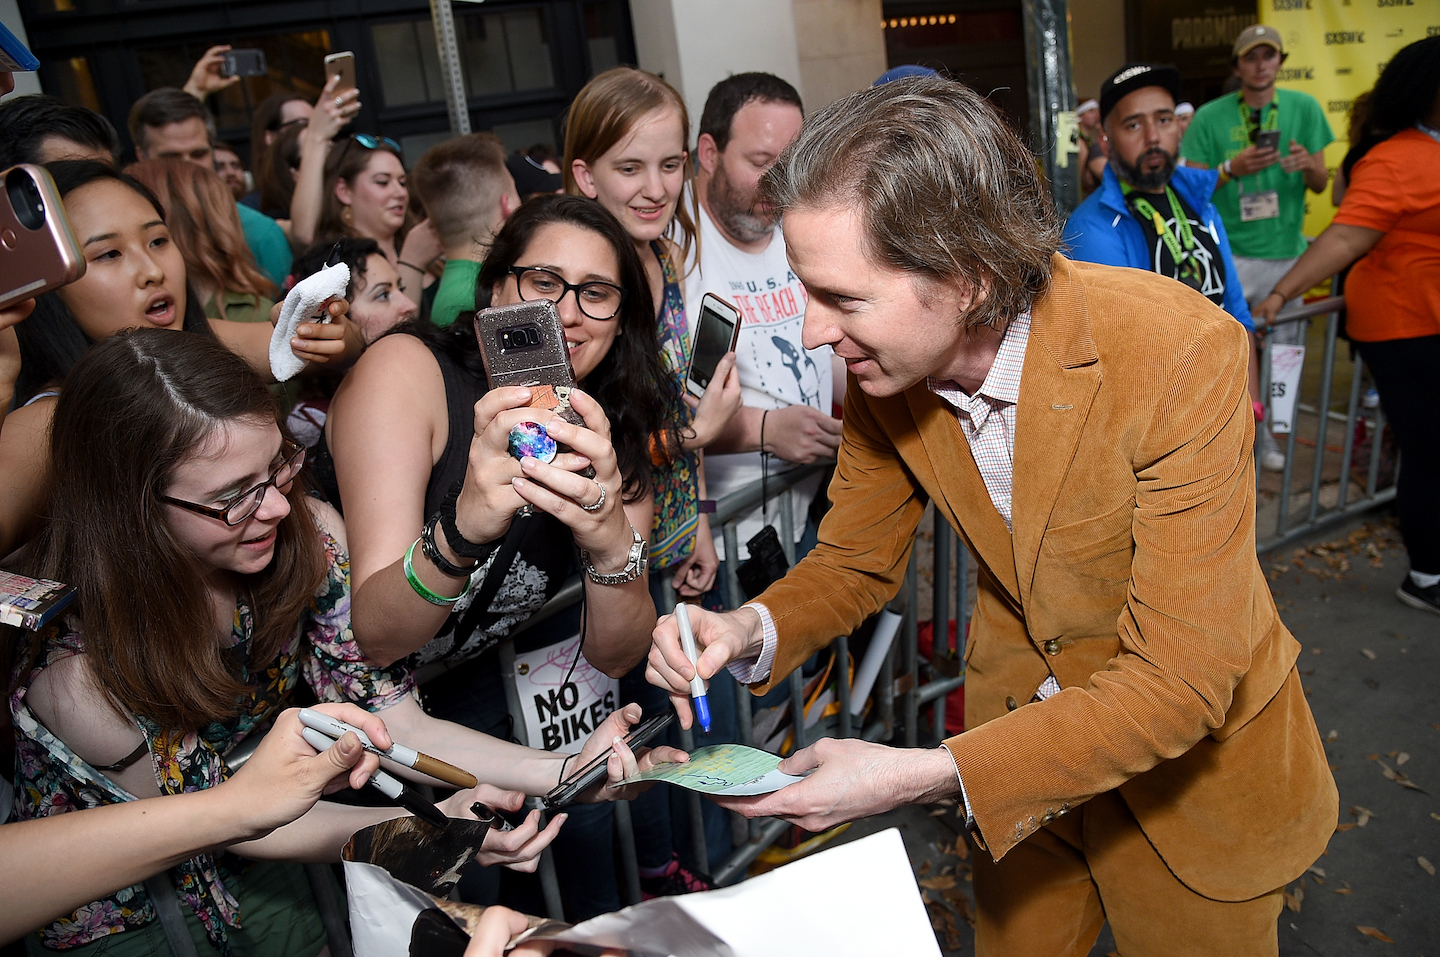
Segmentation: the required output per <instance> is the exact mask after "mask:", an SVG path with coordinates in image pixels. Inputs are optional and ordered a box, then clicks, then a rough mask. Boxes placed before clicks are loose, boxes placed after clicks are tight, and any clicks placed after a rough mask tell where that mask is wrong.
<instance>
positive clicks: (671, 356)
mask: <svg viewBox="0 0 1440 957" xmlns="http://www.w3.org/2000/svg"><path fill="white" fill-rule="evenodd" d="M650 248H651V250H652V251H654V253H655V258H656V259H658V260H660V269H661V272H662V273H663V274H664V276H665V291H664V298H663V300H662V302H661V305H660V316H659V329H658V331H659V334H660V352H661V354H662V358H663V360H664V362H665V366H666V369H667V370H668V371H669V372H670V374H671V375H672V376H674V377H675V382H676V389H675V391H674V393H673V394H674V396H675V398H674V406H675V408H674V411H673V412H672V413H671V414H672V415H674V416H675V417H676V418H677V419H678V420H679V423H680V426H681V428H684V427H686V426H688V425H689V424H690V421H691V420H692V419H693V418H694V413H692V412H691V411H690V407H689V406H688V405H686V404H685V402H684V400H683V399H682V398H680V397H681V396H683V395H684V394H685V371H686V370H687V369H688V368H689V366H690V332H689V329H688V328H687V326H686V321H685V299H684V294H683V293H682V292H681V291H680V277H679V276H678V275H677V274H676V272H675V264H674V263H673V262H672V261H671V258H670V256H669V255H667V254H666V252H665V249H664V247H662V246H661V245H660V243H659V242H652V243H651V244H650ZM657 459H658V457H657ZM651 476H652V479H653V482H654V487H655V492H654V494H655V524H654V527H653V528H652V529H651V532H650V567H651V568H652V569H661V568H669V567H670V566H671V565H673V564H675V563H676V562H678V561H680V560H681V559H683V558H684V557H685V556H687V555H689V554H690V553H691V552H692V551H694V549H695V534H696V532H697V530H698V529H699V525H700V459H699V456H698V455H697V454H696V453H695V452H680V453H679V454H678V455H676V456H675V457H673V458H669V459H663V460H657V461H656V463H655V467H654V469H653V470H652V472H651Z"/></svg>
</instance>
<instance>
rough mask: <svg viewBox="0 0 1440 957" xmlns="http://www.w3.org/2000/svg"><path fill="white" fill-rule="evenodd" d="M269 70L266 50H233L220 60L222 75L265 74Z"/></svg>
mask: <svg viewBox="0 0 1440 957" xmlns="http://www.w3.org/2000/svg"><path fill="white" fill-rule="evenodd" d="M267 72H268V67H267V65H266V63H265V51H264V50H231V51H230V52H229V53H226V54H225V57H224V59H222V60H221V61H220V75H221V76H227V77H228V76H264V75H265V74H266V73H267Z"/></svg>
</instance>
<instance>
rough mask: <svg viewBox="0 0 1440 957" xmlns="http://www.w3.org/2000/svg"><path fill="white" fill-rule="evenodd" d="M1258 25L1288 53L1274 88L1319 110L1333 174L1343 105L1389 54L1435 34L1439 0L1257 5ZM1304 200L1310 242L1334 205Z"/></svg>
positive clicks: (1273, 0)
mask: <svg viewBox="0 0 1440 957" xmlns="http://www.w3.org/2000/svg"><path fill="white" fill-rule="evenodd" d="M1260 20H1261V22H1262V23H1268V24H1270V25H1271V26H1273V27H1275V28H1276V29H1277V30H1279V31H1280V36H1281V37H1283V38H1284V40H1285V52H1286V53H1288V54H1290V56H1289V58H1288V59H1287V60H1286V61H1285V65H1284V66H1282V67H1281V68H1280V77H1279V79H1278V81H1277V85H1279V86H1282V87H1285V88H1287V89H1291V90H1300V91H1301V92H1304V93H1309V94H1310V95H1311V96H1313V97H1315V99H1317V100H1319V101H1320V106H1321V107H1322V108H1323V109H1324V110H1325V118H1326V119H1328V120H1329V121H1330V128H1331V129H1333V130H1334V131H1335V142H1334V143H1331V144H1330V147H1329V148H1328V149H1327V150H1326V151H1325V161H1326V165H1327V166H1329V167H1330V169H1331V171H1332V173H1333V171H1334V170H1335V169H1336V168H1338V167H1339V165H1340V161H1341V160H1342V159H1344V157H1345V152H1346V150H1348V149H1349V144H1348V142H1347V140H1346V131H1347V129H1348V126H1349V119H1350V104H1351V103H1353V102H1354V100H1355V97H1357V96H1359V95H1360V94H1361V93H1364V92H1365V91H1366V90H1369V89H1370V88H1371V87H1373V86H1374V85H1375V80H1376V79H1377V78H1378V77H1379V76H1380V71H1381V70H1382V69H1384V67H1385V64H1386V63H1387V62H1389V60H1390V58H1391V57H1392V56H1394V55H1395V52H1396V51H1397V50H1399V49H1400V48H1401V47H1403V46H1407V45H1409V44H1411V43H1414V42H1415V41H1416V40H1420V39H1424V38H1425V37H1427V36H1434V35H1436V34H1440V0H1261V3H1260ZM1307 199H1308V201H1309V203H1308V207H1307V212H1306V216H1305V235H1307V236H1318V235H1319V234H1320V231H1321V230H1323V229H1324V228H1325V227H1326V225H1328V224H1329V222H1330V218H1331V217H1332V216H1333V215H1334V214H1335V207H1334V206H1333V205H1331V203H1330V191H1329V190H1326V191H1325V193H1324V194H1322V195H1318V196H1317V195H1316V194H1314V193H1309V194H1307Z"/></svg>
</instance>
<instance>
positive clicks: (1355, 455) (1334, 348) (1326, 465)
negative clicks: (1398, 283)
mask: <svg viewBox="0 0 1440 957" xmlns="http://www.w3.org/2000/svg"><path fill="white" fill-rule="evenodd" d="M1344 313H1345V297H1344V296H1332V297H1329V298H1326V299H1321V300H1317V301H1315V302H1311V303H1306V304H1305V305H1302V306H1297V307H1296V308H1293V309H1287V310H1285V311H1283V312H1281V313H1280V314H1279V315H1278V316H1277V317H1276V319H1275V322H1273V323H1271V324H1270V325H1269V326H1268V327H1267V328H1266V329H1265V331H1264V344H1265V355H1266V357H1267V361H1265V362H1263V363H1262V364H1261V368H1260V394H1261V395H1262V396H1271V392H1272V379H1273V376H1272V363H1271V362H1270V361H1268V357H1269V356H1271V355H1273V352H1272V349H1273V347H1274V346H1275V345H1276V341H1275V340H1276V335H1277V330H1278V329H1281V328H1287V327H1288V328H1291V329H1294V328H1295V327H1296V326H1297V325H1298V328H1299V335H1298V337H1294V338H1298V339H1299V343H1298V344H1300V345H1305V346H1306V347H1307V348H1306V350H1305V357H1304V365H1303V366H1302V368H1301V370H1300V374H1299V376H1298V378H1297V377H1295V376H1291V377H1287V381H1286V383H1285V384H1284V385H1285V386H1293V385H1296V384H1298V385H1299V387H1300V392H1299V395H1298V396H1296V397H1295V411H1294V414H1293V415H1291V416H1290V420H1291V422H1290V432H1289V434H1288V435H1286V436H1285V438H1284V445H1283V451H1284V454H1285V466H1284V468H1283V470H1282V471H1281V472H1280V473H1279V487H1278V489H1277V488H1275V487H1274V485H1275V482H1274V481H1273V480H1271V479H1270V478H1269V476H1274V475H1275V473H1273V472H1271V473H1267V472H1266V471H1265V470H1264V469H1263V468H1262V460H1263V455H1264V438H1265V436H1264V434H1263V430H1264V429H1266V428H1268V427H1269V426H1270V424H1271V418H1272V416H1268V415H1267V417H1266V421H1265V423H1262V424H1260V425H1257V426H1256V430H1255V481H1256V521H1255V525H1256V538H1257V543H1256V549H1257V550H1258V551H1259V552H1261V553H1264V552H1268V551H1271V550H1273V549H1275V548H1279V547H1280V546H1282V545H1286V544H1289V543H1290V542H1293V541H1295V540H1296V539H1299V538H1302V537H1304V536H1306V535H1309V534H1310V533H1311V532H1314V531H1316V530H1318V529H1320V528H1323V527H1325V526H1326V525H1329V524H1331V523H1333V522H1337V521H1340V520H1342V519H1344V518H1346V517H1348V516H1350V515H1353V514H1355V513H1356V512H1361V511H1364V510H1366V509H1370V508H1374V507H1375V506H1376V505H1380V504H1383V503H1385V502H1388V501H1390V500H1391V499H1393V498H1394V497H1395V476H1397V475H1398V474H1399V467H1400V463H1399V461H1398V460H1396V461H1393V462H1392V463H1390V467H1389V468H1388V469H1387V470H1385V471H1386V472H1388V474H1382V453H1383V450H1384V447H1385V441H1384V437H1385V414H1384V412H1383V411H1382V410H1381V408H1380V406H1379V404H1378V403H1376V404H1375V405H1374V407H1373V408H1367V407H1366V406H1365V404H1364V403H1363V402H1362V396H1363V394H1364V392H1365V389H1364V383H1365V381H1366V375H1365V366H1364V363H1363V362H1362V361H1361V359H1360V357H1359V356H1358V355H1356V356H1354V357H1353V358H1345V357H1342V356H1340V355H1339V354H1338V353H1339V349H1338V345H1339V341H1340V327H1341V321H1342V318H1343V316H1344ZM1316 322H1323V323H1324V332H1323V336H1321V337H1320V340H1321V341H1320V343H1319V346H1320V348H1319V352H1318V356H1317V353H1316V349H1315V344H1314V343H1312V342H1311V341H1310V340H1311V339H1312V338H1314V337H1313V336H1312V325H1313V324H1314V323H1316ZM1292 337H1293V336H1292ZM1287 338H1291V337H1287ZM1337 374H1338V376H1339V378H1338V379H1337ZM1346 376H1348V381H1346V378H1345V377H1346ZM1337 386H1338V388H1337ZM1282 388H1283V387H1282ZM1274 398H1275V397H1274V396H1272V401H1273V399H1274ZM1337 430H1340V431H1339V432H1338V433H1337ZM1311 435H1313V439H1312V438H1311V437H1310V436H1311ZM1367 444H1368V449H1367V448H1366V445H1367ZM1312 446H1313V449H1314V453H1313V456H1312V455H1311V454H1310V452H1309V449H1310V448H1311V447H1312ZM1337 466H1338V467H1337ZM1357 467H1359V468H1361V469H1363V474H1364V478H1363V481H1359V480H1357V479H1356V477H1355V476H1352V474H1351V473H1352V470H1353V469H1355V468H1357ZM1297 479H1298V480H1299V484H1298V486H1297V481H1296V480H1297ZM1306 479H1308V482H1307V481H1306Z"/></svg>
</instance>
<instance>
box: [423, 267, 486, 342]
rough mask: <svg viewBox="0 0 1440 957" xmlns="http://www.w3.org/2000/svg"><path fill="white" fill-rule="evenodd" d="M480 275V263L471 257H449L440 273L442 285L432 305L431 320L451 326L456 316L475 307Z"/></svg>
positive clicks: (441, 324) (443, 326)
mask: <svg viewBox="0 0 1440 957" xmlns="http://www.w3.org/2000/svg"><path fill="white" fill-rule="evenodd" d="M479 277H480V264H479V263H477V262H475V261H474V260H470V259H447V260H446V261H445V271H444V272H443V273H441V274H440V282H439V283H437V285H438V286H439V287H440V288H439V290H438V291H437V292H436V293H435V304H434V305H432V306H431V307H430V321H431V322H433V323H435V325H437V326H439V327H440V328H441V329H446V328H449V327H450V326H451V325H453V324H454V322H455V317H456V316H458V315H460V313H462V312H470V311H472V310H474V308H475V280H476V279H478V278H479Z"/></svg>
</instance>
